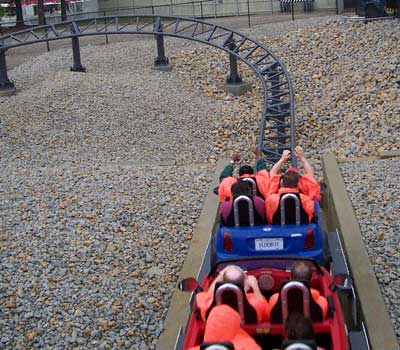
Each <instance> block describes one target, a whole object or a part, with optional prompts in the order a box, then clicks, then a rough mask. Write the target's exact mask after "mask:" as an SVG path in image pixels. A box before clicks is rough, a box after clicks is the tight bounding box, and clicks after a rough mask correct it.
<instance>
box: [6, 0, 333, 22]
mask: <svg viewBox="0 0 400 350" xmlns="http://www.w3.org/2000/svg"><path fill="white" fill-rule="evenodd" d="M287 2H288V1H287V0H286V1H285V0H211V1H191V2H182V3H175V4H174V3H169V4H162V5H148V6H140V7H133V6H132V7H114V8H105V9H101V10H99V11H91V12H78V13H68V20H79V19H86V18H92V17H98V16H117V15H119V16H123V15H146V14H151V15H159V16H188V17H194V18H201V19H203V18H211V17H214V18H216V17H228V16H248V17H249V19H250V16H253V15H266V14H275V13H280V12H282V11H283V10H284V9H285V10H286V11H287V10H288V9H289V12H290V11H294V12H297V11H301V12H303V10H304V9H305V6H304V5H303V4H304V3H305V2H307V3H308V4H315V5H314V8H315V9H317V10H319V9H324V10H333V11H336V0H316V2H314V0H300V2H299V0H289V2H290V3H291V4H292V5H291V6H289V7H287V6H282V4H283V3H287ZM308 8H309V7H308ZM60 21H61V16H58V15H57V16H46V24H52V23H58V22H60ZM24 23H25V24H26V25H37V24H38V21H37V18H33V19H24ZM249 24H250V20H249ZM14 25H15V20H13V21H8V22H0V26H3V27H8V26H14Z"/></svg>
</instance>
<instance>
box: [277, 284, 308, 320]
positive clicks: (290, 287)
mask: <svg viewBox="0 0 400 350" xmlns="http://www.w3.org/2000/svg"><path fill="white" fill-rule="evenodd" d="M280 297H281V300H282V301H281V308H282V318H283V321H285V320H286V319H287V317H288V315H289V312H290V313H294V312H299V313H302V314H303V315H304V316H305V317H310V292H309V290H308V289H307V287H306V286H305V285H304V284H303V283H301V282H298V281H290V282H288V283H286V284H285V285H284V286H283V288H282V290H281V293H280Z"/></svg>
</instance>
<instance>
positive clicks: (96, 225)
mask: <svg viewBox="0 0 400 350" xmlns="http://www.w3.org/2000/svg"><path fill="white" fill-rule="evenodd" d="M313 26H314V27H313ZM315 26H316V27H315ZM398 31H399V21H385V22H379V23H370V24H368V25H366V26H365V25H362V24H359V23H356V24H353V23H350V22H348V21H345V20H339V21H336V22H335V21H334V20H333V19H329V18H328V19H327V18H323V19H318V18H313V19H312V20H311V19H310V20H307V21H296V22H295V23H294V24H293V23H292V22H288V23H279V24H276V23H274V24H273V25H265V26H260V27H256V28H253V29H251V30H250V31H249V33H250V34H251V35H253V36H256V37H257V38H258V39H259V40H261V41H262V42H264V43H265V44H266V45H267V46H269V47H271V48H272V49H273V51H275V52H276V53H277V54H278V55H279V56H281V57H282V59H283V61H284V62H285V63H286V64H287V66H288V68H289V72H290V74H291V76H292V79H293V81H294V84H295V91H296V102H297V118H298V139H299V141H300V142H301V143H302V144H303V145H304V146H305V148H306V150H307V152H308V155H309V156H310V158H311V160H312V162H313V163H314V164H316V167H317V171H319V157H318V155H319V154H320V153H321V152H322V151H324V150H334V151H335V152H336V153H337V155H338V156H339V157H346V156H352V155H363V154H371V153H372V154H373V153H374V152H376V151H377V150H378V151H380V150H389V149H394V148H398V147H399V140H400V139H399V135H398V132H396V130H397V131H398V130H399V118H398V115H399V111H400V105H399V101H398V96H399V84H398V81H399V80H400V79H399V69H398V67H399V64H400V61H399V57H400V55H399V49H400V45H399V37H398ZM266 33H268V34H269V37H268V38H267V37H266ZM377 47H378V49H377ZM81 50H82V61H83V64H84V65H85V66H86V67H87V68H88V72H87V73H86V74H80V73H71V72H69V66H70V64H71V52H70V50H69V49H60V50H57V51H52V52H50V53H45V54H43V55H41V56H39V57H37V58H35V59H33V60H32V61H31V62H28V63H26V64H22V65H20V66H18V67H16V68H14V69H13V70H12V71H10V72H9V76H10V78H11V79H13V80H14V81H15V82H16V86H17V88H18V89H19V91H18V94H17V95H15V96H13V97H9V98H0V104H1V108H0V147H1V155H2V157H1V160H0V178H1V179H2V181H1V182H0V193H1V198H2V200H1V203H0V219H1V222H0V240H1V248H0V252H1V254H0V264H1V267H2V269H1V272H0V331H1V332H0V334H1V336H0V349H29V348H40V349H47V348H49V349H50V348H51V349H64V348H77V349H89V348H98V349H112V348H124V347H125V348H133V349H136V348H143V349H144V348H148V349H152V348H154V344H155V342H156V339H157V337H158V335H159V333H160V331H161V330H162V326H163V319H164V317H165V312H166V310H167V308H168V303H169V300H170V297H171V295H172V292H173V289H174V288H175V285H176V279H177V275H178V271H179V270H180V267H181V266H182V263H183V259H184V257H185V254H186V252H187V247H188V244H189V240H190V238H191V235H192V232H193V225H194V223H195V222H196V220H197V218H198V216H199V213H200V210H201V203H202V199H203V198H204V196H205V193H206V191H207V188H208V184H209V180H210V173H211V172H212V171H213V167H214V165H215V162H216V160H217V159H218V158H219V157H220V156H221V155H227V154H229V153H231V152H232V151H233V150H236V149H238V150H241V151H242V153H243V156H244V159H245V160H251V156H250V153H249V152H248V150H249V149H250V146H251V145H254V144H255V143H256V141H257V137H258V127H259V119H260V115H261V108H262V104H261V101H262V100H261V90H260V87H259V86H258V84H257V82H255V81H254V77H253V76H252V75H251V74H250V72H249V71H248V70H247V71H246V70H244V69H243V70H242V71H243V75H244V77H245V79H246V80H249V81H252V82H253V83H254V89H253V92H251V93H248V94H246V95H245V96H243V97H242V98H240V99H239V98H236V97H232V96H228V95H226V94H225V93H224V92H223V90H222V88H221V87H222V84H223V81H224V77H225V76H226V74H227V68H226V66H224V63H225V62H227V58H228V57H227V55H226V54H224V55H223V54H221V53H219V52H217V51H216V50H209V51H208V52H207V54H206V51H205V49H204V48H203V47H202V46H199V45H194V44H191V43H186V42H182V41H178V40H169V39H168V40H167V55H168V56H169V57H170V60H171V62H172V63H173V64H174V65H175V69H174V70H173V71H172V72H171V73H168V74H165V73H161V72H158V71H154V70H151V69H150V67H151V64H152V61H153V57H154V54H155V45H154V40H150V41H146V40H137V41H132V42H124V43H113V44H110V45H107V46H105V45H102V46H101V47H100V48H99V47H94V46H87V47H82V48H81ZM199 91H202V93H200V92H199ZM172 164H175V165H172ZM382 259H383V257H382ZM389 278H390V277H389ZM394 290H395V289H394Z"/></svg>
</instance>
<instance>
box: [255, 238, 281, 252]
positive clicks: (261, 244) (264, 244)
mask: <svg viewBox="0 0 400 350" xmlns="http://www.w3.org/2000/svg"><path fill="white" fill-rule="evenodd" d="M255 248H256V250H258V251H260V250H283V238H260V239H256V240H255Z"/></svg>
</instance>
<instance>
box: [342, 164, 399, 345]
mask: <svg viewBox="0 0 400 350" xmlns="http://www.w3.org/2000/svg"><path fill="white" fill-rule="evenodd" d="M340 168H341V171H342V174H343V177H344V180H345V183H346V188H347V191H348V193H349V196H350V199H351V201H352V203H353V207H354V210H355V213H356V216H357V219H358V222H359V224H360V228H361V233H362V236H363V239H364V242H365V244H366V246H367V250H368V255H369V258H370V261H371V263H372V265H373V267H374V269H375V273H376V277H377V278H378V282H379V285H380V288H381V291H382V294H383V297H384V300H385V303H386V307H387V309H388V311H389V314H390V317H391V319H392V321H393V324H394V327H395V330H396V335H397V339H398V340H399V341H400V299H399V290H400V249H399V246H400V202H399V198H400V187H399V183H398V169H400V158H394V159H387V160H376V161H369V162H351V163H350V162H346V163H342V164H341V166H340Z"/></svg>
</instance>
